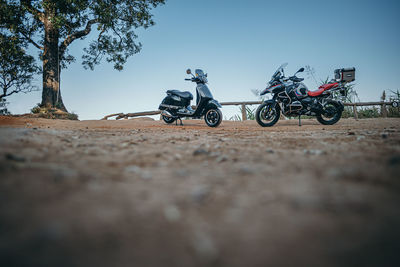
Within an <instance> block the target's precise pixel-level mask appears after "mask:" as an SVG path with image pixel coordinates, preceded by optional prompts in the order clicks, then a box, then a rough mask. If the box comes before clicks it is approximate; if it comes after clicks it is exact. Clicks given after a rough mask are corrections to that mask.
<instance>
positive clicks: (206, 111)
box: [158, 69, 222, 127]
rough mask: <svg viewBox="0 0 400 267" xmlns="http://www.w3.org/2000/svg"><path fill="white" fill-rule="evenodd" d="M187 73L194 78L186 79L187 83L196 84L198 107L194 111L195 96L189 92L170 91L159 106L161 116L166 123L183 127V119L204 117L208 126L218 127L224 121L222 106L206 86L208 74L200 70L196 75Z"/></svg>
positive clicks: (196, 71) (197, 70) (189, 71)
mask: <svg viewBox="0 0 400 267" xmlns="http://www.w3.org/2000/svg"><path fill="white" fill-rule="evenodd" d="M186 73H187V74H189V75H192V78H190V79H185V80H186V81H191V82H195V83H196V84H197V86H196V107H195V109H192V107H191V105H190V101H191V100H192V99H193V95H192V94H191V93H190V92H188V91H185V92H182V91H178V90H168V91H167V96H166V97H165V98H164V99H163V101H162V102H161V104H160V106H159V108H158V109H159V110H161V116H162V119H163V121H164V122H166V123H168V124H170V123H173V122H174V121H175V123H176V125H178V122H177V121H178V120H180V125H183V123H182V119H181V118H183V117H190V118H195V119H200V118H201V117H202V116H204V120H205V122H206V124H207V125H208V126H210V127H217V126H218V125H219V124H220V123H221V121H222V112H221V110H219V108H221V104H220V103H218V101H217V100H215V99H214V98H213V96H212V94H211V92H210V90H209V89H208V86H207V85H206V83H207V82H208V81H207V74H204V72H203V71H202V70H200V69H196V70H195V74H196V75H193V74H192V71H191V70H190V69H187V70H186Z"/></svg>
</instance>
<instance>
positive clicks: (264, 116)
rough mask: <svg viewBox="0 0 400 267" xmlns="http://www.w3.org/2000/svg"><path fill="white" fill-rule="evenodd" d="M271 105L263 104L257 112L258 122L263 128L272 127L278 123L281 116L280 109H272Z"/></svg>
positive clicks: (276, 106) (277, 107) (276, 107)
mask: <svg viewBox="0 0 400 267" xmlns="http://www.w3.org/2000/svg"><path fill="white" fill-rule="evenodd" d="M271 105H272V104H271V103H263V104H261V105H260V106H258V108H257V110H256V121H257V123H258V124H259V125H260V126H262V127H271V126H274V125H275V123H277V122H278V120H279V117H280V115H281V112H280V108H279V106H278V105H275V107H274V108H271Z"/></svg>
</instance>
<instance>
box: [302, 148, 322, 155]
mask: <svg viewBox="0 0 400 267" xmlns="http://www.w3.org/2000/svg"><path fill="white" fill-rule="evenodd" d="M303 153H304V154H306V155H323V154H326V152H325V151H323V150H319V149H304V150H303Z"/></svg>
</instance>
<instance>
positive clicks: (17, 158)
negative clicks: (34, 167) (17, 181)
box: [5, 153, 26, 162]
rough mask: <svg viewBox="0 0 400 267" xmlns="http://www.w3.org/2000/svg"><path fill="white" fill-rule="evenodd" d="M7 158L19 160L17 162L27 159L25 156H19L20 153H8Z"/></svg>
mask: <svg viewBox="0 0 400 267" xmlns="http://www.w3.org/2000/svg"><path fill="white" fill-rule="evenodd" d="M5 158H6V159H8V160H12V161H17V162H25V161H26V159H25V158H24V157H22V156H18V155H14V154H11V153H7V154H6V155H5Z"/></svg>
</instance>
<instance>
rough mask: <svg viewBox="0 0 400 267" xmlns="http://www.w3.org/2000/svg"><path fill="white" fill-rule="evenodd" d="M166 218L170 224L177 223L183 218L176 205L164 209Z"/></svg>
mask: <svg viewBox="0 0 400 267" xmlns="http://www.w3.org/2000/svg"><path fill="white" fill-rule="evenodd" d="M164 217H165V219H167V221H169V222H177V221H179V219H180V218H181V212H180V210H179V208H178V207H177V206H175V205H168V206H166V207H164Z"/></svg>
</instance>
